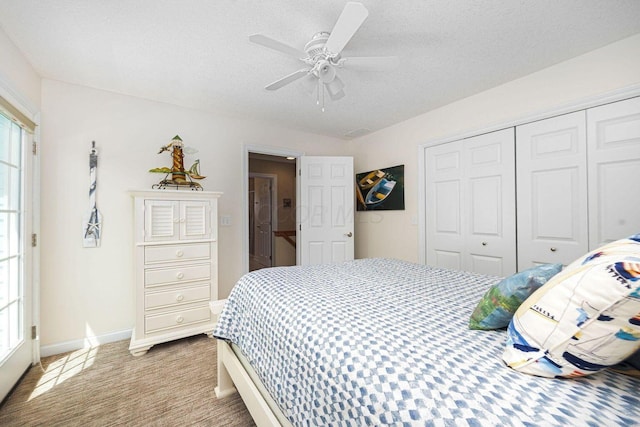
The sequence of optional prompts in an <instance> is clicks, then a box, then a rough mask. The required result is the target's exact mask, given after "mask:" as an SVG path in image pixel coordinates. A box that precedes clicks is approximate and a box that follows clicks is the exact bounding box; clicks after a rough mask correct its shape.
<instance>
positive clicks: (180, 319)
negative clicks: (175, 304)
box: [176, 316, 184, 323]
mask: <svg viewBox="0 0 640 427" xmlns="http://www.w3.org/2000/svg"><path fill="white" fill-rule="evenodd" d="M182 322H184V317H182V316H178V317H176V323H182Z"/></svg>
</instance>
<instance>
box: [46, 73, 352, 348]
mask: <svg viewBox="0 0 640 427" xmlns="http://www.w3.org/2000/svg"><path fill="white" fill-rule="evenodd" d="M176 134H178V135H180V137H181V138H182V139H183V141H184V143H185V145H186V146H190V147H193V148H196V149H197V150H199V152H198V153H197V154H195V155H189V154H187V155H186V157H185V166H186V167H189V166H190V165H191V162H192V161H193V160H195V159H196V158H199V159H200V166H201V168H200V171H201V173H202V174H203V175H205V176H207V178H206V179H205V180H203V181H200V182H201V183H202V185H203V187H204V189H205V190H210V191H222V192H224V195H223V196H222V198H221V199H220V202H219V203H220V204H219V214H220V215H229V216H231V218H232V225H231V226H230V227H220V228H219V245H220V249H219V255H220V257H219V289H220V296H221V297H226V296H227V295H228V293H229V292H230V290H231V288H232V286H233V285H234V284H235V282H236V281H237V279H238V278H239V277H240V275H241V273H242V259H243V258H242V257H243V254H242V236H243V234H242V229H241V225H242V224H241V220H242V212H243V209H242V201H243V195H242V193H241V189H242V179H243V176H242V156H243V153H244V152H243V148H242V147H243V144H249V145H264V146H271V147H284V148H287V149H291V150H295V151H301V152H305V153H306V154H317V155H335V154H338V153H340V152H341V150H342V149H343V148H344V145H345V142H344V141H341V140H337V139H332V138H328V137H322V136H318V135H311V134H307V133H303V132H297V131H291V130H287V129H283V128H281V127H276V126H271V125H268V124H262V123H256V122H250V121H246V120H242V119H238V118H227V117H222V116H219V115H214V114H210V113H205V112H201V111H195V110H191V109H187V108H182V107H178V106H175V105H168V104H163V103H158V102H153V101H148V100H143V99H139V98H134V97H130V96H124V95H119V94H114V93H110V92H106V91H101V90H95V89H90V88H86V87H81V86H75V85H71V84H66V83H61V82H58V81H52V80H46V79H45V80H43V82H42V148H41V153H42V177H43V182H42V234H41V242H42V247H41V250H42V301H41V305H42V326H41V337H42V346H44V347H46V346H51V345H53V344H59V343H65V342H69V341H74V342H75V341H77V340H82V339H83V338H84V337H85V336H94V335H95V336H104V335H108V334H112V333H116V334H117V333H118V332H121V331H128V330H130V329H131V328H132V327H133V324H134V301H133V296H134V294H133V283H132V278H133V270H132V268H133V262H132V244H133V242H132V236H131V235H132V227H133V226H132V212H131V208H132V203H131V199H130V197H129V196H128V194H127V190H129V189H143V188H150V187H151V185H152V184H154V183H156V182H158V181H159V180H160V179H161V178H162V176H160V175H158V174H152V173H149V172H148V170H149V169H150V168H153V167H160V166H169V167H170V166H171V160H170V157H169V155H168V154H167V153H166V152H165V153H162V154H157V153H158V149H159V148H160V146H162V145H164V144H167V143H168V142H169V141H170V140H171V139H172V138H173V136H174V135H176ZM93 140H95V141H96V146H97V148H98V150H99V160H98V176H97V180H98V190H97V200H98V208H99V209H100V211H101V212H102V214H103V217H104V223H103V238H102V242H101V247H100V248H97V249H85V248H83V247H82V233H81V231H82V218H83V215H84V213H85V212H86V211H87V209H88V185H89V182H88V181H89V178H88V168H89V166H88V155H89V149H90V145H91V141H93Z"/></svg>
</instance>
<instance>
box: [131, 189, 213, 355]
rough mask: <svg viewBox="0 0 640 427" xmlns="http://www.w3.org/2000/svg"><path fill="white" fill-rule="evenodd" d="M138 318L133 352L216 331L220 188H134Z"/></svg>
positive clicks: (132, 194)
mask: <svg viewBox="0 0 640 427" xmlns="http://www.w3.org/2000/svg"><path fill="white" fill-rule="evenodd" d="M130 194H131V196H132V197H133V200H134V270H135V278H134V280H135V298H136V317H135V327H134V330H133V334H132V336H131V344H130V345H129V351H130V352H131V354H133V355H134V356H141V355H143V354H145V353H146V352H147V351H148V350H149V349H150V348H151V347H152V346H153V345H155V344H159V343H162V342H166V341H171V340H175V339H178V338H184V337H187V336H191V335H196V334H200V333H210V332H211V331H212V330H213V327H214V319H213V317H212V315H211V311H210V309H209V302H210V301H215V300H217V299H218V228H217V217H218V198H219V197H220V196H221V195H222V193H219V192H211V191H177V190H174V191H172V190H146V191H131V192H130Z"/></svg>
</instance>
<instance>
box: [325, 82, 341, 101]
mask: <svg viewBox="0 0 640 427" xmlns="http://www.w3.org/2000/svg"><path fill="white" fill-rule="evenodd" d="M325 87H326V88H327V92H329V97H330V98H331V100H332V101H337V100H338V99H341V98H342V97H344V95H345V93H344V90H343V89H344V83H342V80H340V78H339V77H335V78H334V79H333V81H332V82H330V83H326V84H325Z"/></svg>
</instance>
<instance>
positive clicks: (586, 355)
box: [502, 234, 640, 377]
mask: <svg viewBox="0 0 640 427" xmlns="http://www.w3.org/2000/svg"><path fill="white" fill-rule="evenodd" d="M507 333H508V340H507V348H506V350H505V352H504V354H503V356H502V359H503V360H504V361H505V363H506V364H507V365H508V366H510V367H511V368H513V369H516V370H518V371H520V372H524V373H527V374H532V375H538V376H544V377H573V376H582V375H588V374H592V373H595V372H598V371H600V370H602V369H604V368H606V367H608V366H611V365H614V364H616V363H619V362H620V361H622V360H624V359H626V358H627V357H628V356H630V355H631V354H633V353H634V352H635V351H636V350H637V349H638V348H640V234H637V235H634V236H631V237H629V238H628V239H622V240H618V241H616V242H613V243H610V244H608V245H605V246H603V247H601V248H598V249H597V250H595V251H593V252H591V253H589V254H587V255H585V256H584V257H581V258H580V259H578V260H576V261H575V262H573V263H571V264H570V265H569V266H567V268H565V269H564V270H563V271H561V272H560V273H558V274H557V275H556V276H554V277H553V278H551V280H549V281H548V282H547V283H546V284H545V285H543V286H542V287H541V288H540V289H538V290H537V291H536V292H534V293H533V294H532V295H531V296H530V297H529V298H527V299H526V300H525V301H524V302H523V303H522V305H521V306H520V307H519V308H518V310H517V311H516V313H515V315H514V317H513V319H512V320H511V322H510V324H509V327H508V329H507Z"/></svg>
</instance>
